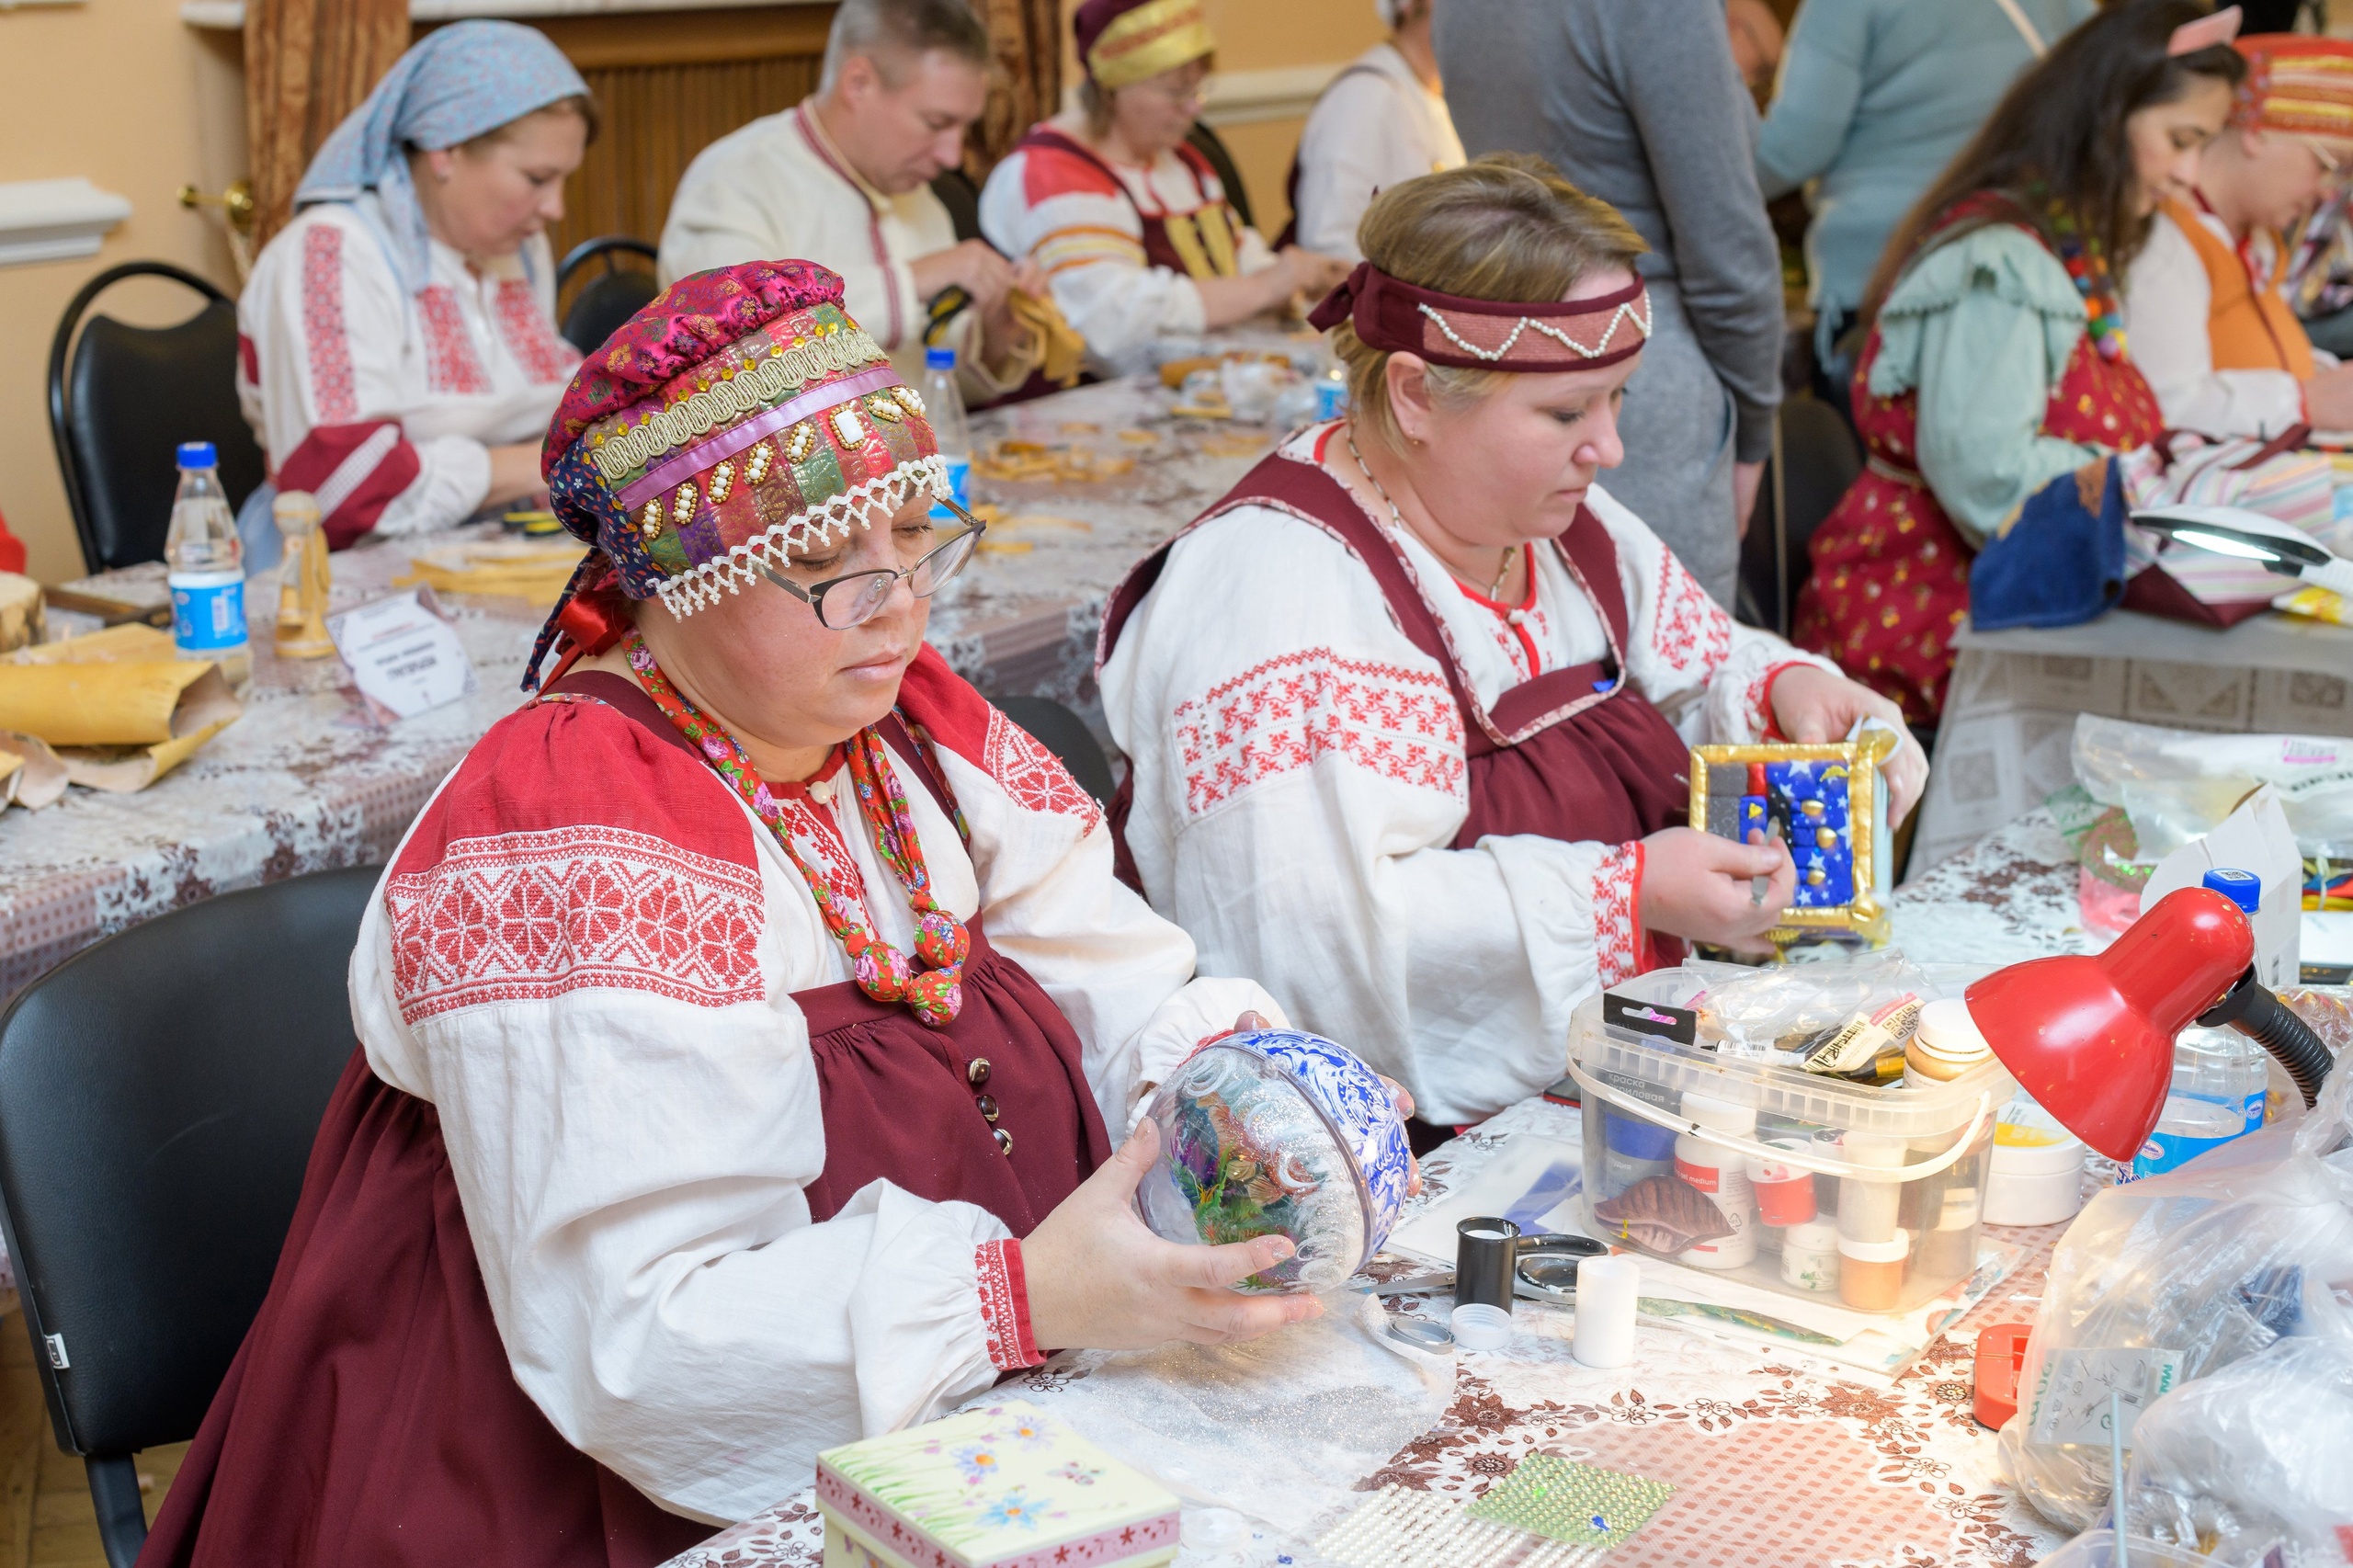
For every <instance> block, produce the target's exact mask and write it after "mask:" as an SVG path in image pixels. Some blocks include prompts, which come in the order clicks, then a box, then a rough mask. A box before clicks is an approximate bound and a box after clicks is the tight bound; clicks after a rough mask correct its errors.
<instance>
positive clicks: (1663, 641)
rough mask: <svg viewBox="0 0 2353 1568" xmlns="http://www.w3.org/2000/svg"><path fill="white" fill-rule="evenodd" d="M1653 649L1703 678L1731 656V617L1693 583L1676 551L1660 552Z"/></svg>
mask: <svg viewBox="0 0 2353 1568" xmlns="http://www.w3.org/2000/svg"><path fill="white" fill-rule="evenodd" d="M1652 610H1653V620H1652V626H1651V648H1652V650H1653V651H1654V652H1655V653H1657V654H1658V656H1659V657H1660V658H1662V659H1665V661H1666V662H1667V663H1668V664H1670V665H1674V666H1675V667H1676V668H1677V669H1679V670H1691V671H1697V672H1698V673H1699V675H1700V676H1701V677H1702V678H1705V677H1706V676H1712V675H1714V674H1715V673H1716V669H1717V666H1719V665H1722V663H1723V662H1724V660H1725V659H1727V658H1729V657H1731V655H1732V617H1730V616H1728V615H1726V614H1725V613H1724V608H1723V606H1722V605H1720V604H1718V603H1716V601H1715V600H1713V599H1711V598H1710V597H1708V590H1707V589H1705V588H1703V587H1701V586H1699V584H1698V583H1697V582H1695V581H1693V580H1692V577H1691V574H1690V573H1688V572H1687V571H1685V570H1684V569H1683V562H1680V561H1677V559H1676V558H1675V552H1674V551H1671V550H1670V551H1663V552H1661V554H1660V556H1659V563H1658V595H1657V598H1656V602H1655V603H1654V605H1653V607H1652Z"/></svg>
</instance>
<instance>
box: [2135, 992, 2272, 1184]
mask: <svg viewBox="0 0 2353 1568" xmlns="http://www.w3.org/2000/svg"><path fill="white" fill-rule="evenodd" d="M2264 1061H2265V1057H2264V1053H2263V1048H2262V1047H2261V1046H2258V1045H2256V1043H2255V1042H2254V1041H2253V1040H2248V1039H2247V1038H2246V1037H2245V1036H2244V1035H2241V1034H2239V1033H2237V1032H2236V1031H2235V1030H2232V1029H2200V1028H2190V1029H2184V1030H2182V1031H2181V1036H2180V1038H2179V1039H2178V1040H2176V1041H2175V1043H2174V1049H2173V1085H2172V1087H2171V1088H2169V1089H2168V1090H2167V1091H2166V1093H2165V1110H2164V1113H2163V1114H2162V1115H2161V1116H2159V1117H2158V1119H2157V1126H2156V1131H2154V1132H2152V1133H2150V1134H2149V1138H2148V1142H2145V1143H2143V1144H2142V1145H2141V1152H2140V1153H2138V1154H2135V1155H2134V1156H2133V1157H2132V1167H2131V1175H2132V1176H2133V1178H2135V1179H2138V1178H2139V1177H2141V1176H2155V1175H2156V1174H2157V1173H2159V1172H2160V1171H2169V1170H2174V1169H2177V1167H2179V1166H2181V1165H2187V1164H2188V1163H2189V1162H2190V1161H2191V1160H2194V1159H2196V1158H2197V1157H2198V1156H2199V1155H2200V1154H2202V1153H2206V1151H2207V1150H2209V1149H2219V1148H2221V1147H2222V1145H2223V1144H2225V1143H2228V1142H2231V1141H2232V1140H2233V1139H2234V1138H2243V1137H2245V1135H2246V1134H2248V1133H2250V1132H2253V1131H2255V1130H2256V1129H2257V1128H2259V1127H2261V1126H2262V1125H2263V1112H2264V1106H2263V1101H2264V1091H2265V1084H2266V1076H2267V1075H2266V1074H2265V1071H2264Z"/></svg>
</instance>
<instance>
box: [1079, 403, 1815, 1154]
mask: <svg viewBox="0 0 2353 1568" xmlns="http://www.w3.org/2000/svg"><path fill="white" fill-rule="evenodd" d="M1335 430H1336V426H1330V425H1325V426H1313V427H1311V428H1309V429H1307V430H1305V431H1302V432H1301V433H1300V434H1299V435H1297V436H1294V437H1291V439H1290V441H1289V442H1288V443H1287V444H1286V445H1285V446H1284V448H1283V450H1284V451H1285V452H1286V453H1288V454H1290V455H1293V456H1301V457H1306V458H1308V459H1310V460H1318V459H1320V458H1321V456H1322V455H1323V454H1324V448H1325V445H1326V443H1327V441H1329V440H1330V439H1332V438H1333V437H1332V433H1333V432H1334V431H1335ZM1586 504H1587V506H1588V507H1589V508H1590V510H1591V512H1592V514H1593V516H1594V517H1596V518H1597V519H1599V521H1600V522H1601V524H1602V525H1603V526H1604V527H1605V528H1608V530H1609V533H1610V537H1611V538H1612V540H1614V541H1615V542H1616V544H1617V548H1618V562H1619V573H1620V579H1621V582H1620V586H1621V587H1622V588H1623V589H1624V591H1625V594H1626V598H1627V603H1628V607H1629V609H1630V611H1631V615H1630V625H1629V635H1628V647H1627V650H1626V673H1627V675H1628V676H1630V677H1631V683H1632V687H1633V689H1634V690H1635V691H1637V692H1639V693H1641V694H1642V696H1643V697H1644V698H1647V699H1649V700H1650V701H1651V702H1653V703H1654V704H1655V705H1656V706H1657V707H1658V708H1659V709H1660V710H1661V711H1662V712H1663V713H1665V716H1666V717H1667V718H1668V720H1669V721H1671V722H1673V723H1674V724H1675V726H1676V728H1677V730H1678V731H1679V732H1680V733H1682V734H1683V735H1684V737H1685V738H1686V739H1687V740H1689V741H1690V742H1692V743H1693V744H1701V743H1703V742H1711V741H1745V740H1753V739H1756V737H1757V736H1758V735H1759V734H1761V733H1762V732H1763V730H1764V727H1765V723H1766V720H1767V714H1766V713H1765V704H1766V701H1767V698H1768V688H1769V687H1770V684H1771V678H1772V676H1773V675H1774V674H1775V672H1776V671H1778V670H1779V669H1780V668H1782V667H1784V666H1786V665H1792V664H1801V663H1802V664H1812V665H1819V666H1820V667H1822V668H1824V669H1830V668H1833V667H1834V666H1832V665H1829V664H1828V663H1827V662H1826V661H1824V660H1819V659H1815V658H1813V657H1812V656H1810V655H1808V654H1805V653H1799V652H1798V651H1796V650H1795V649H1792V648H1791V647H1790V645H1789V644H1787V643H1786V642H1782V641H1781V640H1780V639H1779V638H1777V637H1774V636H1772V635H1770V634H1768V633H1767V632H1763V631H1756V630H1754V629H1752V628H1749V627H1745V626H1740V625H1736V624H1735V623H1734V622H1733V619H1732V618H1731V617H1730V616H1728V615H1726V614H1725V613H1724V612H1723V610H1722V608H1719V607H1718V606H1717V605H1716V603H1715V601H1714V600H1713V599H1711V598H1710V597H1708V595H1707V593H1706V591H1705V590H1703V589H1702V588H1700V587H1699V585H1698V584H1697V583H1696V582H1695V581H1694V580H1693V579H1692V577H1691V575H1690V574H1689V573H1688V572H1686V571H1685V570H1684V568H1683V565H1682V563H1681V562H1678V561H1677V560H1676V558H1675V556H1674V555H1673V553H1672V552H1671V551H1668V550H1667V549H1666V548H1665V546H1664V545H1662V544H1661V543H1660V542H1659V540H1658V538H1657V536H1656V535H1654V534H1653V533H1652V532H1651V531H1650V529H1649V528H1646V527H1644V526H1643V522H1642V520H1641V519H1640V518H1638V517H1635V516H1634V515H1633V514H1632V513H1631V512H1629V511H1627V510H1626V508H1625V507H1623V506H1620V505H1619V504H1618V503H1617V502H1616V501H1614V500H1612V499H1611V498H1610V497H1609V495H1608V494H1607V493H1606V492H1605V491H1604V490H1603V489H1602V488H1601V487H1600V486H1598V485H1597V486H1595V487H1594V489H1593V490H1592V492H1591V493H1590V494H1589V496H1588V499H1587V503H1586ZM1376 522H1377V523H1379V524H1380V526H1382V527H1384V528H1390V529H1391V530H1392V533H1394V529H1393V526H1392V525H1390V524H1389V523H1388V522H1387V520H1386V519H1385V518H1378V519H1376ZM1401 537H1402V542H1403V543H1404V552H1405V555H1406V558H1407V560H1408V562H1409V563H1410V564H1411V565H1412V567H1413V569H1414V573H1415V578H1416V580H1417V582H1418V585H1419V586H1420V588H1421V590H1422V595H1423V597H1424V598H1425V600H1426V601H1427V603H1428V604H1429V606H1430V608H1431V609H1432V610H1433V611H1434V612H1435V613H1436V614H1437V615H1438V619H1439V620H1440V621H1441V622H1442V623H1443V625H1444V626H1445V627H1446V629H1447V631H1448V632H1449V636H1450V639H1451V641H1452V642H1453V645H1454V648H1455V650H1456V653H1457V655H1458V657H1459V658H1460V661H1461V665H1460V668H1461V674H1462V676H1463V677H1464V681H1465V684H1466V686H1468V687H1469V688H1470V689H1471V691H1472V695H1473V696H1474V698H1475V699H1477V700H1478V701H1479V702H1480V703H1481V704H1483V705H1485V706H1490V707H1492V705H1493V704H1494V703H1495V700H1496V699H1498V698H1499V697H1501V696H1502V695H1503V694H1504V693H1505V692H1506V691H1507V690H1509V689H1510V688H1511V687H1515V686H1518V685H1519V684H1520V683H1521V682H1523V681H1525V680H1527V679H1529V677H1530V676H1532V675H1535V674H1540V673H1542V672H1543V671H1546V670H1552V669H1558V668H1562V667H1563V666H1566V665H1578V664H1585V663H1588V662H1592V661H1596V660H1598V659H1600V658H1602V657H1603V656H1604V655H1605V654H1606V653H1607V652H1608V634H1607V632H1606V631H1605V630H1604V628H1603V625H1602V623H1601V621H1600V619H1599V618H1598V617H1597V616H1596V614H1595V613H1594V610H1593V608H1592V607H1591V605H1590V603H1589V602H1588V601H1587V600H1586V597H1585V596H1584V594H1583V593H1582V592H1580V591H1579V590H1578V588H1577V586H1576V585H1575V581H1574V578H1573V577H1572V576H1571V575H1570V574H1569V573H1568V571H1567V570H1566V568H1564V567H1563V566H1562V565H1561V564H1560V563H1559V562H1558V560H1557V558H1556V556H1555V555H1554V552H1552V551H1549V550H1542V551H1536V552H1535V555H1536V559H1537V561H1538V563H1539V564H1538V571H1537V573H1536V591H1535V603H1534V605H1533V606H1532V607H1529V608H1526V609H1524V610H1523V612H1522V613H1521V615H1520V616H1519V618H1518V620H1517V621H1514V620H1513V619H1509V618H1508V615H1507V613H1506V615H1499V614H1498V613H1497V610H1496V608H1494V607H1491V606H1490V605H1489V604H1487V603H1486V602H1485V601H1483V600H1480V599H1476V598H1474V597H1471V596H1470V595H1467V594H1466V593H1465V592H1464V591H1463V590H1462V588H1461V586H1460V585H1458V584H1457V583H1456V581H1455V579H1454V578H1453V577H1452V576H1451V575H1449V574H1448V573H1447V572H1446V570H1445V568H1444V567H1443V566H1441V565H1440V564H1439V563H1438V560H1437V558H1436V557H1435V556H1433V555H1432V554H1430V552H1429V551H1427V549H1426V548H1425V547H1423V546H1422V545H1421V544H1420V543H1419V542H1418V541H1417V540H1413V539H1412V538H1411V537H1410V536H1409V535H1407V536H1401ZM1100 681H1101V685H1102V690H1103V706H1104V711H1105V713H1106V715H1107V716H1108V719H1109V721H1110V726H1111V733H1112V737H1113V739H1114V740H1115V741H1117V742H1118V744H1119V745H1120V748H1121V749H1122V750H1124V751H1125V752H1126V753H1127V755H1128V757H1129V763H1130V767H1131V775H1130V777H1131V778H1132V779H1133V781H1134V803H1133V806H1132V809H1131V815H1130V816H1129V819H1128V824H1127V841H1128V847H1129V849H1130V851H1131V853H1132V854H1133V856H1134V858H1135V863H1136V867H1137V869H1138V871H1139V872H1140V873H1141V874H1142V881H1143V886H1144V892H1145V893H1146V895H1147V896H1149V897H1150V899H1151V900H1152V904H1153V907H1154V908H1155V909H1157V910H1160V911H1161V912H1163V913H1164V914H1165V915H1168V917H1169V918H1170V919H1172V920H1174V921H1176V923H1177V924H1178V925H1180V926H1184V927H1185V929H1186V930H1188V931H1189V932H1190V933H1192V936H1193V939H1194V940H1195V941H1196V942H1198V943H1199V945H1200V963H1201V970H1202V972H1203V973H1206V974H1240V973H1247V974H1253V975H1256V977H1257V978H1258V979H1260V980H1261V981H1263V982H1264V983H1266V985H1267V989H1268V990H1270V991H1272V992H1273V993H1274V994H1275V995H1276V997H1277V998H1278V999H1279V1000H1280V1001H1281V1002H1282V1004H1283V1006H1285V1007H1286V1008H1287V1009H1289V1011H1290V1016H1291V1017H1292V1018H1293V1019H1294V1020H1296V1021H1297V1022H1298V1024H1299V1026H1300V1027H1301V1028H1311V1029H1313V1030H1315V1031H1316V1032H1318V1033H1320V1034H1324V1035H1328V1036H1329V1037H1331V1038H1332V1039H1334V1040H1338V1041H1340V1042H1341V1043H1342V1044H1344V1045H1346V1046H1347V1047H1349V1048H1350V1049H1351V1050H1353V1051H1357V1052H1358V1053H1359V1054H1360V1055H1362V1056H1363V1057H1365V1059H1366V1060H1367V1061H1369V1062H1372V1063H1373V1064H1374V1065H1375V1066H1377V1067H1379V1068H1380V1069H1381V1071H1382V1072H1384V1073H1386V1074H1389V1075H1390V1076H1392V1077H1393V1078H1396V1079H1397V1080H1398V1081H1400V1082H1401V1083H1403V1084H1404V1085H1405V1086H1406V1087H1407V1088H1408V1089H1410V1090H1412V1091H1413V1095H1414V1098H1415V1101H1416V1102H1417V1104H1418V1107H1419V1114H1420V1115H1421V1116H1422V1117H1424V1118H1425V1119H1428V1120H1431V1121H1436V1122H1440V1123H1458V1124H1459V1123H1462V1122H1467V1121H1472V1120H1476V1119H1480V1118H1482V1117H1485V1116H1488V1115H1491V1114H1493V1113H1494V1112H1495V1111H1497V1110H1499V1109H1501V1108H1503V1107H1505V1106H1506V1105H1509V1104H1510V1103H1512V1102H1513V1101H1515V1100H1518V1099H1520V1098H1523V1097H1525V1096H1528V1095H1530V1094H1535V1093H1538V1092H1540V1091H1541V1090H1543V1089H1544V1088H1545V1087H1547V1086H1548V1085H1551V1084H1552V1083H1553V1082H1555V1081H1556V1080H1558V1079H1559V1078H1560V1076H1561V1074H1563V1071H1564V1070H1565V1068H1564V1065H1563V1063H1564V1061H1565V1056H1564V1052H1565V1050H1566V1040H1567V1030H1568V1020H1569V1014H1570V1011H1571V1010H1572V1009H1573V1008H1574V1007H1575V1006H1576V1005H1577V1004H1578V1003H1579V1002H1580V1001H1582V1000H1583V999H1584V998H1585V997H1586V996H1588V995H1590V994H1592V993H1593V992H1594V990H1595V989H1596V988H1597V987H1599V986H1608V985H1612V984H1615V983H1618V982H1619V981H1620V980H1622V979H1624V978H1626V977H1627V976H1629V975H1631V974H1632V973H1635V972H1637V971H1638V966H1639V965H1640V963H1641V962H1642V957H1641V955H1642V952H1643V948H1644V946H1645V945H1646V944H1645V943H1644V941H1643V933H1642V931H1641V930H1640V928H1639V925H1638V922H1637V918H1636V903H1635V895H1636V890H1637V888H1638V886H1639V884H1640V881H1641V877H1642V849H1641V846H1640V845H1639V844H1603V843H1598V842H1582V843H1576V842H1570V841H1567V840H1563V839H1553V838H1544V837H1538V836H1533V835H1511V836H1490V837H1487V838H1484V839H1482V840H1481V841H1480V842H1479V843H1478V845H1477V846H1474V847H1472V848H1470V849H1455V848H1452V847H1449V846H1451V845H1452V844H1453V842H1454V837H1455V835H1456V834H1457V833H1459V832H1460V831H1461V826H1462V823H1463V821H1464V818H1465V817H1466V816H1467V815H1468V813H1469V809H1470V796H1469V793H1468V788H1467V785H1468V767H1467V762H1466V757H1465V753H1464V748H1463V731H1462V723H1461V714H1460V712H1459V711H1458V710H1457V709H1456V708H1455V705H1454V702H1453V699H1452V698H1451V697H1450V695H1449V691H1448V687H1447V682H1446V677H1445V674H1444V672H1443V671H1441V670H1440V669H1439V668H1438V665H1437V664H1436V663H1435V661H1433V660H1432V659H1430V658H1429V657H1428V656H1427V655H1426V654H1425V653H1422V651H1421V650H1420V649H1419V648H1417V647H1416V646H1415V644H1414V642H1412V640H1411V639H1409V638H1408V637H1407V636H1406V635H1405V633H1404V631H1402V630H1400V628H1399V627H1398V625H1397V622H1396V621H1395V619H1393V618H1392V616H1391V614H1390V611H1389V608H1388V606H1387V604H1386V602H1385V601H1384V600H1383V598H1382V597H1381V588H1380V585H1378V583H1376V582H1375V580H1374V578H1373V576H1372V574H1371V573H1370V571H1368V570H1367V569H1366V568H1365V567H1364V566H1363V565H1361V564H1360V563H1359V562H1358V561H1357V560H1356V559H1355V557H1354V556H1353V555H1351V554H1350V552H1349V551H1348V550H1347V548H1346V547H1345V546H1343V545H1342V544H1340V543H1339V541H1338V540H1336V539H1335V538H1334V537H1333V536H1331V535H1330V534H1328V533H1326V532H1325V531H1324V530H1323V529H1322V528H1318V527H1316V526H1315V525H1313V524H1312V523H1309V522H1305V521H1302V519H1300V518H1299V517H1294V516H1292V515H1291V514H1290V513H1288V512H1284V511H1278V510H1276V509H1274V508H1272V507H1268V506H1243V507H1239V508H1237V509H1235V510H1233V511H1232V512H1229V513H1227V514H1225V515H1224V516H1222V517H1218V518H1216V519H1214V520H1213V521H1211V522H1208V523H1204V524H1202V525H1200V526H1199V527H1198V528H1194V529H1193V530H1192V531H1191V532H1189V533H1188V534H1185V535H1184V536H1182V537H1181V538H1180V539H1179V540H1177V541H1176V545H1175V546H1174V547H1173V548H1172V549H1171V550H1170V551H1169V555H1168V559H1167V562H1166V565H1165V569H1164V570H1163V572H1162V574H1161V576H1160V579H1159V581H1158V583H1157V584H1156V585H1154V588H1153V590H1152V592H1151V593H1150V594H1149V595H1148V596H1147V597H1145V598H1144V599H1143V601H1142V604H1141V605H1140V606H1138V607H1137V608H1136V610H1135V612H1134V614H1133V615H1132V617H1131V619H1130V620H1129V621H1128V623H1127V626H1126V628H1125V629H1124V631H1122V633H1121V635H1120V642H1119V645H1118V647H1117V648H1116V650H1115V651H1114V652H1113V653H1112V655H1111V657H1110V658H1109V659H1108V661H1107V662H1106V663H1105V664H1104V665H1103V667H1102V670H1101V671H1100Z"/></svg>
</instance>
